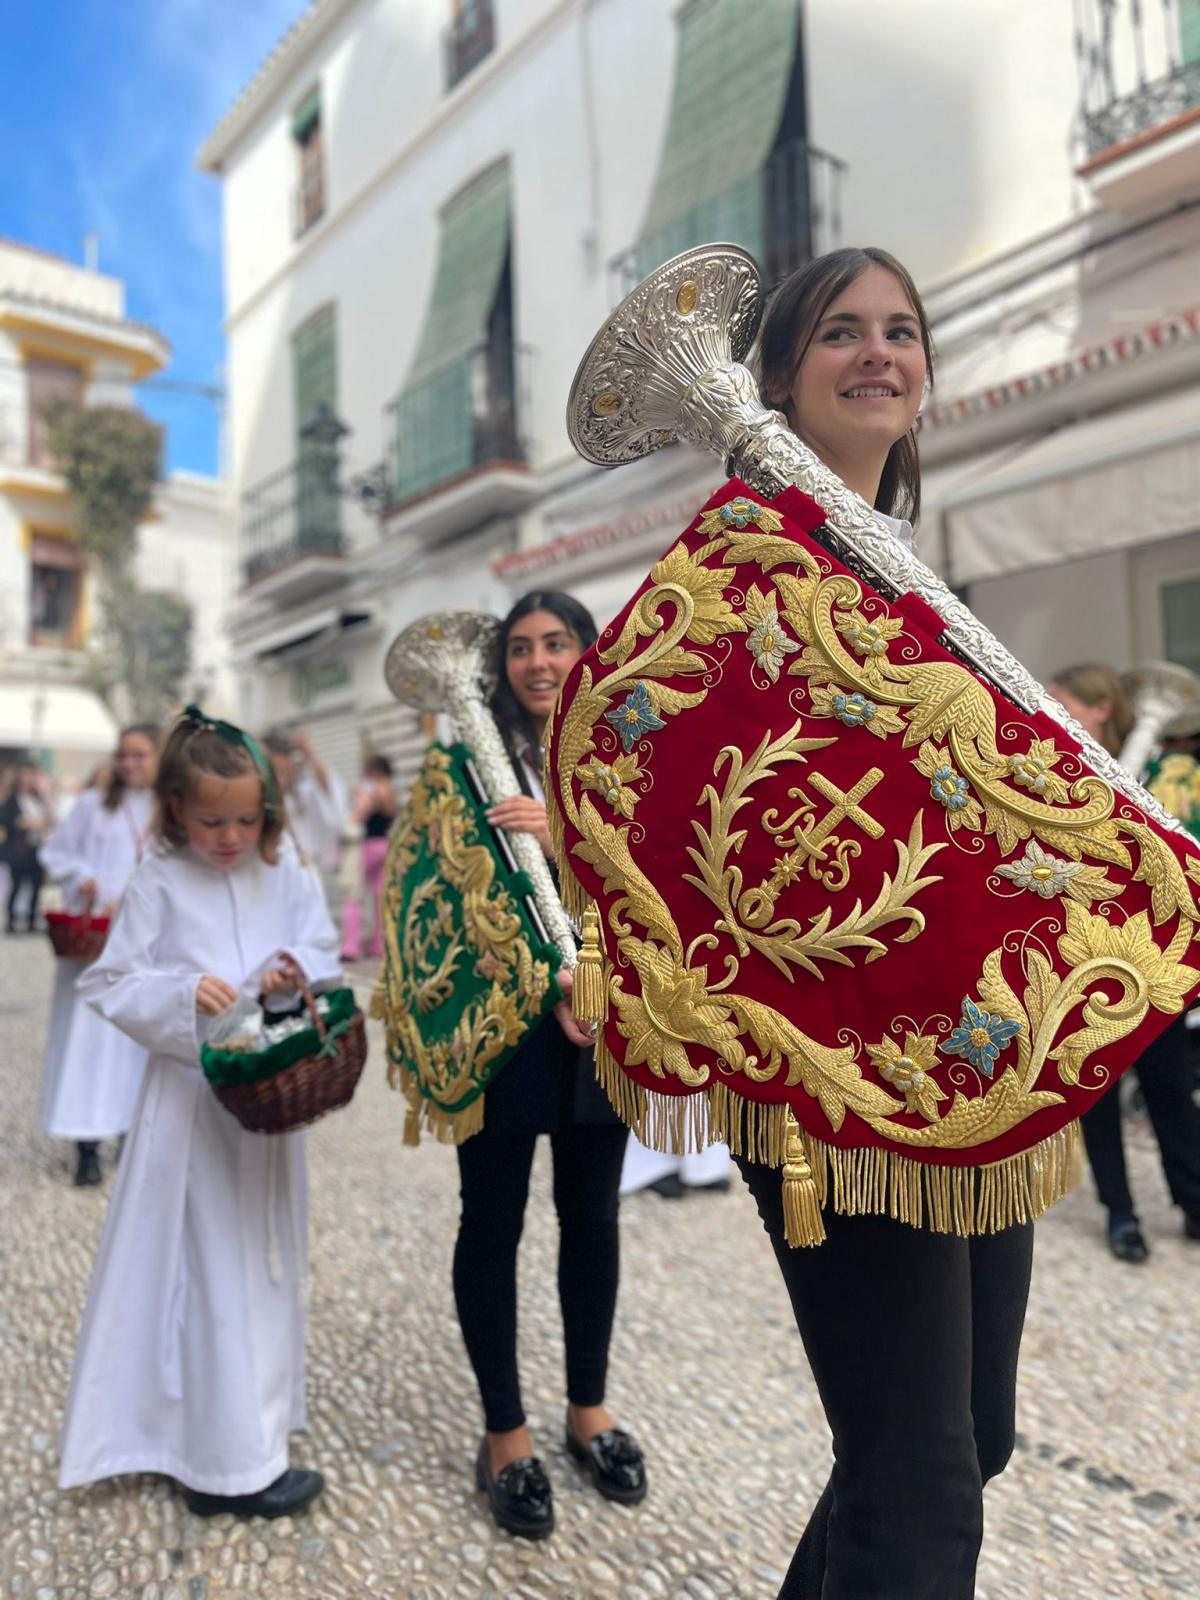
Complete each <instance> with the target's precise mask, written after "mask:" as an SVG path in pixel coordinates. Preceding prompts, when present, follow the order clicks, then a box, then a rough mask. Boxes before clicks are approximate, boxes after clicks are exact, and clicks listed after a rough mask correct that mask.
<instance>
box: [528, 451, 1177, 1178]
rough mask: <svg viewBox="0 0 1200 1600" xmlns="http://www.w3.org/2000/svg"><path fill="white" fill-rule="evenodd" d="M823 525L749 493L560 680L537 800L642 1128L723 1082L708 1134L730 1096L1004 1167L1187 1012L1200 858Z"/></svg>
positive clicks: (659, 569) (609, 1056)
mask: <svg viewBox="0 0 1200 1600" xmlns="http://www.w3.org/2000/svg"><path fill="white" fill-rule="evenodd" d="M822 521H823V513H822V511H821V509H820V507H819V506H818V505H817V504H816V503H815V502H814V501H812V500H810V499H809V498H807V497H806V496H805V495H803V494H801V493H800V492H799V491H798V490H791V491H788V492H787V493H785V494H783V495H781V496H779V497H778V498H777V499H776V500H774V501H772V502H769V503H766V502H764V501H763V500H762V499H761V497H758V496H756V495H755V494H753V493H752V492H751V491H750V490H749V489H747V488H746V486H745V485H744V484H742V483H739V482H738V481H737V480H731V481H730V482H729V483H728V484H726V485H725V486H724V487H723V488H722V489H721V490H720V492H719V493H718V494H717V495H715V496H714V497H713V499H712V500H711V501H710V502H709V504H708V506H707V507H706V508H705V509H704V511H703V512H701V513H700V515H699V516H698V517H697V519H696V521H695V522H694V523H693V524H692V526H691V527H690V528H689V529H688V531H687V532H686V533H685V534H684V535H683V537H682V539H681V540H680V541H679V542H678V543H677V544H676V545H675V546H674V547H673V548H672V549H671V550H669V551H668V552H667V554H666V555H664V556H663V558H662V559H661V560H660V561H659V562H658V563H657V564H656V565H655V567H654V568H653V571H652V572H651V574H650V576H649V577H648V578H647V579H646V581H645V583H643V585H642V586H641V588H640V589H639V590H638V592H637V594H636V595H635V596H634V598H633V599H632V600H631V601H630V603H629V604H628V605H627V606H626V607H625V609H624V610H623V611H622V612H621V614H620V616H619V617H617V619H616V620H615V622H613V624H612V625H611V627H609V628H608V629H607V630H606V631H605V633H604V634H603V635H602V637H601V638H600V640H599V641H598V643H597V644H596V645H595V646H594V647H593V648H592V649H591V650H589V651H588V652H587V654H586V655H585V656H584V657H583V658H582V660H581V661H580V662H579V663H578V664H577V666H576V667H575V669H574V671H573V673H572V676H571V678H570V679H569V680H568V682H567V684H566V686H565V688H564V692H563V697H562V703H561V707H560V710H559V712H558V714H557V716H556V718H555V722H554V725H553V728H552V736H551V741H550V746H549V753H548V760H547V771H548V785H547V790H548V795H549V798H550V802H551V821H552V828H553V830H554V831H555V834H556V844H557V845H558V847H559V848H558V854H559V861H560V866H561V867H562V868H563V877H564V886H565V893H566V895H567V898H568V902H569V903H570V904H571V905H572V907H573V909H575V910H576V911H577V912H579V913H582V912H583V910H584V909H585V906H586V902H587V901H588V900H592V901H594V902H595V904H596V906H597V908H598V910H599V913H600V937H601V945H602V952H603V963H604V964H603V969H602V972H603V1000H604V1005H603V1007H602V1009H603V1012H604V1020H603V1023H602V1026H601V1029H600V1047H599V1052H598V1059H599V1060H600V1063H601V1067H602V1076H603V1075H604V1072H605V1071H607V1073H608V1076H609V1079H610V1082H609V1088H610V1092H613V1091H614V1088H615V1089H617V1090H618V1091H619V1090H620V1085H619V1083H616V1081H615V1080H616V1078H617V1075H618V1073H619V1074H620V1075H623V1077H624V1079H625V1080H626V1082H627V1083H628V1084H629V1085H631V1086H632V1088H633V1090H634V1093H633V1095H632V1097H631V1096H630V1095H628V1094H626V1095H624V1104H625V1109H626V1111H627V1113H628V1114H630V1115H631V1118H632V1119H633V1120H637V1108H638V1106H644V1096H642V1095H641V1094H640V1091H644V1090H651V1091H655V1092H656V1093H657V1094H658V1095H660V1096H667V1097H670V1096H687V1095H694V1094H698V1093H701V1092H704V1091H714V1090H715V1091H716V1093H717V1095H719V1096H721V1097H723V1099H722V1106H723V1109H722V1110H721V1112H720V1115H719V1116H718V1117H717V1118H716V1125H717V1127H718V1128H723V1127H727V1126H729V1125H730V1123H731V1115H730V1113H729V1110H728V1106H729V1105H730V1104H731V1103H732V1102H733V1101H734V1100H735V1099H739V1098H740V1100H741V1101H745V1102H758V1103H759V1104H766V1105H769V1106H775V1107H781V1106H787V1107H790V1108H791V1110H792V1112H793V1113H794V1115H795V1117H796V1119H797V1120H798V1122H799V1123H800V1125H801V1127H802V1129H803V1130H804V1133H805V1136H806V1138H808V1139H809V1141H810V1147H811V1142H812V1141H819V1142H820V1143H821V1145H822V1146H825V1147H830V1148H832V1149H835V1150H842V1151H851V1150H861V1149H862V1148H864V1147H866V1148H872V1147H873V1148H877V1149H882V1150H887V1151H891V1152H893V1153H895V1154H897V1155H900V1156H904V1157H907V1158H909V1159H910V1160H915V1161H918V1162H922V1163H934V1164H940V1165H945V1166H960V1167H962V1166H982V1165H985V1164H989V1163H994V1162H1002V1161H1005V1160H1006V1159H1007V1158H1009V1157H1013V1156H1015V1155H1018V1154H1020V1153H1022V1152H1026V1151H1029V1150H1031V1149H1032V1148H1033V1147H1034V1146H1036V1145H1038V1144H1039V1143H1040V1142H1041V1141H1044V1140H1047V1139H1049V1138H1051V1137H1052V1136H1054V1135H1055V1134H1056V1133H1058V1132H1059V1130H1062V1129H1063V1128H1064V1127H1065V1126H1066V1125H1067V1124H1068V1123H1069V1122H1070V1121H1071V1120H1072V1119H1074V1118H1076V1117H1078V1116H1079V1115H1080V1114H1081V1113H1082V1112H1084V1111H1086V1110H1087V1108H1088V1107H1089V1106H1090V1105H1092V1104H1094V1102H1095V1100H1096V1097H1097V1096H1098V1095H1099V1094H1100V1093H1102V1092H1103V1091H1104V1090H1105V1089H1106V1088H1108V1087H1109V1086H1110V1085H1111V1084H1112V1083H1113V1082H1114V1081H1115V1079H1116V1078H1117V1077H1118V1076H1119V1075H1120V1074H1121V1072H1123V1071H1124V1069H1125V1068H1126V1067H1127V1066H1128V1065H1129V1064H1130V1063H1131V1062H1132V1061H1134V1060H1135V1059H1136V1058H1137V1056H1138V1055H1139V1054H1140V1053H1141V1052H1142V1051H1143V1050H1144V1049H1145V1048H1146V1046H1147V1045H1148V1044H1149V1043H1150V1042H1151V1040H1152V1039H1153V1038H1154V1037H1155V1036H1156V1035H1157V1034H1158V1033H1159V1032H1160V1031H1161V1030H1162V1029H1163V1028H1164V1027H1165V1026H1166V1025H1167V1024H1168V1023H1169V1022H1170V1021H1171V1020H1172V1018H1174V1017H1176V1016H1178V1015H1179V1013H1180V1011H1181V1010H1182V1009H1183V1008H1184V1006H1185V1005H1186V1004H1187V1003H1189V1002H1190V1000H1191V999H1192V998H1193V997H1194V996H1195V994H1196V992H1197V989H1198V988H1200V970H1197V961H1196V957H1195V954H1194V952H1193V941H1194V939H1195V936H1196V924H1197V920H1198V918H1200V911H1198V909H1197V901H1196V895H1197V884H1200V852H1198V851H1197V848H1196V846H1195V845H1194V844H1193V843H1192V842H1191V841H1190V840H1189V839H1188V838H1187V837H1186V836H1184V835H1182V834H1177V833H1174V832H1171V831H1169V830H1168V829H1166V828H1163V827H1161V826H1160V825H1159V824H1158V823H1156V822H1152V821H1150V820H1149V819H1148V818H1147V817H1146V816H1145V814H1144V813H1143V812H1142V811H1140V810H1139V808H1138V807H1137V806H1136V805H1134V804H1132V803H1131V802H1130V801H1128V800H1126V799H1125V798H1124V797H1123V796H1122V795H1121V794H1119V793H1116V792H1114V790H1113V789H1112V788H1111V786H1110V785H1109V784H1108V783H1107V782H1105V781H1104V780H1103V779H1102V778H1100V777H1099V776H1098V775H1097V774H1095V773H1094V772H1093V771H1092V770H1091V769H1090V768H1089V766H1088V764H1087V763H1086V761H1085V760H1084V759H1083V758H1082V756H1081V754H1080V750H1079V747H1078V745H1077V744H1076V743H1075V742H1074V741H1073V740H1072V739H1071V737H1070V736H1069V735H1068V734H1067V733H1066V731H1065V730H1064V729H1063V728H1061V727H1060V726H1058V724H1056V723H1055V722H1054V721H1052V720H1051V719H1050V718H1048V717H1046V716H1043V715H1041V714H1035V715H1029V714H1028V713H1026V712H1024V711H1022V710H1021V709H1019V708H1018V707H1017V706H1016V705H1014V704H1012V703H1011V702H1009V701H1007V700H1005V699H1004V697H1003V696H1002V695H1000V694H998V693H996V692H995V691H994V690H993V689H992V688H990V687H989V686H988V685H987V684H985V683H983V682H982V681H981V680H980V679H979V678H978V677H977V676H976V675H975V674H974V673H972V672H971V671H969V670H968V669H967V668H966V667H965V666H963V665H962V663H961V662H959V661H958V660H957V659H956V658H955V657H953V656H952V655H950V654H948V653H947V652H946V651H945V650H944V649H942V648H941V647H940V646H939V645H938V644H937V643H936V633H937V631H938V630H939V628H940V624H939V621H938V618H937V616H936V614H935V613H934V612H933V611H931V609H930V608H929V607H928V606H927V605H926V604H925V603H924V602H922V601H920V600H918V599H917V598H916V597H914V596H905V597H901V599H899V600H898V601H896V602H895V603H890V604H889V603H888V602H886V601H884V600H883V599H882V598H881V597H880V596H879V595H878V594H876V593H874V592H873V591H872V590H871V589H870V588H869V587H868V586H867V585H866V584H865V583H863V582H862V581H861V580H860V579H858V578H856V577H855V576H853V575H852V574H851V573H850V572H849V571H848V570H847V569H846V568H845V567H843V566H841V565H839V563H838V562H837V561H835V560H834V559H833V558H832V557H831V556H830V555H829V553H828V552H827V551H826V550H825V549H824V548H823V547H822V546H821V545H820V544H818V543H817V542H816V541H815V540H813V539H812V538H810V537H809V535H810V534H811V533H812V531H813V530H814V529H815V528H817V527H819V526H820V524H821V522H822ZM614 1099H615V1100H617V1102H618V1104H621V1103H622V1094H621V1092H616V1093H614ZM713 1104H714V1106H715V1105H716V1099H714V1102H713ZM741 1114H742V1112H739V1113H738V1115H741Z"/></svg>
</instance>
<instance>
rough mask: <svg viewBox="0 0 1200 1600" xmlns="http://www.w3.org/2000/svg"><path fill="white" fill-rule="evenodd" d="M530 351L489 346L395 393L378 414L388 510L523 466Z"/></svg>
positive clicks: (526, 452) (499, 344)
mask: <svg viewBox="0 0 1200 1600" xmlns="http://www.w3.org/2000/svg"><path fill="white" fill-rule="evenodd" d="M532 364H533V351H532V350H531V349H530V348H529V347H528V346H526V345H519V344H509V343H508V342H506V341H493V342H492V343H490V344H489V343H484V344H479V345H476V346H475V347H474V348H473V349H471V350H468V351H467V352H466V354H465V355H463V356H461V357H459V359H458V360H457V361H455V362H453V363H452V364H451V365H450V366H448V367H446V368H443V369H442V370H441V371H439V372H437V373H434V374H432V375H431V376H430V377H428V378H426V379H423V380H421V381H419V382H417V383H415V384H410V385H408V386H406V387H405V388H404V389H402V390H401V391H400V393H399V394H398V395H397V396H396V398H395V399H394V400H392V401H391V402H390V403H389V404H388V406H387V407H386V410H385V418H384V432H385V436H386V437H387V439H388V449H387V466H388V471H387V482H388V493H389V499H388V505H387V510H389V511H392V510H395V509H396V508H397V507H398V506H401V505H405V504H407V503H408V502H409V501H410V500H415V499H417V498H419V497H420V496H422V495H426V494H432V493H433V492H434V491H435V490H437V489H440V488H443V487H445V486H447V485H448V484H450V483H452V482H454V481H456V480H458V479H461V478H463V477H466V476H467V475H469V474H470V473H473V472H476V471H478V469H479V468H480V467H483V466H487V465H488V464H489V463H491V462H500V461H509V462H524V461H526V460H527V459H528V455H529V448H530V441H529V439H528V436H527V434H526V431H525V427H524V422H525V419H526V418H527V417H528V416H529V412H530V407H529V393H530V382H531V375H532Z"/></svg>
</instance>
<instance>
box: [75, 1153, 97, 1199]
mask: <svg viewBox="0 0 1200 1600" xmlns="http://www.w3.org/2000/svg"><path fill="white" fill-rule="evenodd" d="M78 1149H79V1159H78V1161H77V1163H76V1166H75V1187H76V1188H77V1189H91V1188H94V1187H95V1186H96V1184H98V1183H99V1182H100V1181H101V1177H102V1174H101V1172H100V1152H99V1150H98V1149H97V1147H96V1146H95V1145H94V1144H92V1143H90V1142H87V1141H81V1142H80V1144H79V1146H78Z"/></svg>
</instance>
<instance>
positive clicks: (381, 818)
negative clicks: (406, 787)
mask: <svg viewBox="0 0 1200 1600" xmlns="http://www.w3.org/2000/svg"><path fill="white" fill-rule="evenodd" d="M399 809H400V802H399V801H398V800H397V798H396V788H395V785H394V784H393V782H392V764H391V762H390V761H389V760H388V758H387V757H386V756H380V755H371V756H368V757H367V759H366V760H365V761H364V763H363V770H362V781H361V782H360V783H359V785H358V787H357V788H356V789H355V791H354V801H353V804H352V806H351V808H350V822H351V825H352V826H353V827H354V828H355V829H356V830H358V832H359V837H360V840H361V843H360V844H359V845H358V847H357V848H358V849H359V851H360V854H361V861H362V876H361V885H362V889H361V891H360V892H359V893H358V894H353V895H350V896H349V897H348V898H347V899H346V900H345V902H344V904H343V907H342V959H343V961H360V960H361V959H362V954H363V948H362V935H363V915H362V913H363V899H364V892H365V898H366V899H367V900H369V901H370V904H371V907H372V911H371V915H372V918H373V919H374V920H373V922H372V926H371V944H370V949H369V951H368V954H369V955H370V957H371V959H372V960H373V961H378V960H380V959H381V958H382V956H383V918H382V905H381V900H382V895H383V869H384V866H385V864H386V862H387V847H388V834H389V833H390V832H391V831H392V824H393V823H394V822H395V820H396V812H397V811H398V810H399Z"/></svg>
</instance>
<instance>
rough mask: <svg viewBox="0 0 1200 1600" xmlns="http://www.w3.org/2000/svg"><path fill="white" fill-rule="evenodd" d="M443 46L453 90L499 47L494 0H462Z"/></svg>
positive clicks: (447, 73)
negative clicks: (493, 6) (497, 43)
mask: <svg viewBox="0 0 1200 1600" xmlns="http://www.w3.org/2000/svg"><path fill="white" fill-rule="evenodd" d="M443 48H444V50H445V54H446V88H447V90H450V89H453V87H454V85H455V84H456V83H458V82H459V81H460V80H461V79H463V78H465V77H466V75H467V73H468V72H471V71H473V70H474V69H475V68H476V67H477V66H478V65H479V63H480V62H481V61H482V60H483V59H484V57H485V56H489V55H491V53H492V51H493V50H494V49H495V48H496V19H495V16H494V14H493V9H492V0H462V3H461V5H460V6H459V7H458V14H457V16H456V17H455V19H454V21H453V22H452V23H451V25H450V27H448V28H447V29H446V32H445V35H444V36H443Z"/></svg>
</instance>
